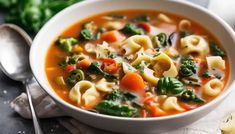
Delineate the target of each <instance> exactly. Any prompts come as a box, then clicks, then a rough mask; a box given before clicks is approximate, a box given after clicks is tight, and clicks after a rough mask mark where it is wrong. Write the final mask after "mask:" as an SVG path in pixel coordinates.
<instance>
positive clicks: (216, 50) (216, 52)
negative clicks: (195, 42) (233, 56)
mask: <svg viewBox="0 0 235 134" xmlns="http://www.w3.org/2000/svg"><path fill="white" fill-rule="evenodd" d="M210 50H211V53H212V55H214V56H221V57H224V56H225V52H224V51H223V50H222V49H220V48H219V47H218V46H217V45H216V44H215V43H211V44H210Z"/></svg>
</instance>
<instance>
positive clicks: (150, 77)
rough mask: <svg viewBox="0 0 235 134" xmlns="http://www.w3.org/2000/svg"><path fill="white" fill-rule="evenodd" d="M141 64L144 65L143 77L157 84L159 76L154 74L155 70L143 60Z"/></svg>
mask: <svg viewBox="0 0 235 134" xmlns="http://www.w3.org/2000/svg"><path fill="white" fill-rule="evenodd" d="M141 65H142V66H143V71H142V73H141V74H142V76H143V78H144V79H145V80H146V81H148V82H150V83H152V84H153V85H156V84H157V82H158V80H159V78H157V77H155V76H154V71H153V70H152V69H149V68H148V67H147V66H146V65H145V64H144V63H143V62H142V63H141Z"/></svg>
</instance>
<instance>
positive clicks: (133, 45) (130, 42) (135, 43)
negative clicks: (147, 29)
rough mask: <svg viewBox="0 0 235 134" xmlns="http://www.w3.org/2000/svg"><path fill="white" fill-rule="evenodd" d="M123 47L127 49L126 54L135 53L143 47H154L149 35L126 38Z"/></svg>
mask: <svg viewBox="0 0 235 134" xmlns="http://www.w3.org/2000/svg"><path fill="white" fill-rule="evenodd" d="M122 48H123V49H124V50H125V55H130V54H133V53H135V52H137V51H139V50H140V49H141V48H144V50H146V49H149V48H153V45H152V41H151V39H150V38H149V36H147V35H134V36H131V37H129V38H128V39H126V40H125V41H124V43H123V46H122Z"/></svg>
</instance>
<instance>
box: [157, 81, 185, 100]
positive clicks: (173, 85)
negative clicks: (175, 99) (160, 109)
mask: <svg viewBox="0 0 235 134" xmlns="http://www.w3.org/2000/svg"><path fill="white" fill-rule="evenodd" d="M184 90H185V88H184V85H183V84H182V83H181V82H180V81H179V80H177V79H175V78H171V77H162V78H160V80H159V81H158V84H157V86H156V88H155V91H156V92H157V94H158V95H167V96H176V95H179V94H181V93H182V92H183V91H184Z"/></svg>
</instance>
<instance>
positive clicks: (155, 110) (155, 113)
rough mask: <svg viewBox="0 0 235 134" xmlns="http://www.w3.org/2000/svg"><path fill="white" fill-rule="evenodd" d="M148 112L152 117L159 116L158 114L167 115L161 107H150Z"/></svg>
mask: <svg viewBox="0 0 235 134" xmlns="http://www.w3.org/2000/svg"><path fill="white" fill-rule="evenodd" d="M150 113H151V116H152V117H159V116H165V115H167V113H166V112H165V111H163V110H162V109H161V108H159V107H157V106H156V107H151V109H150Z"/></svg>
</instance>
